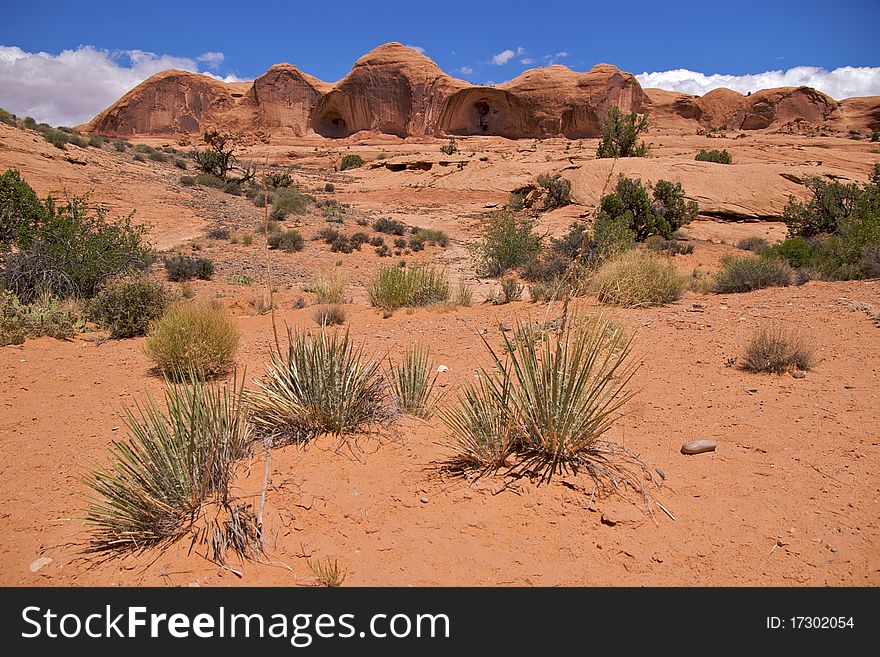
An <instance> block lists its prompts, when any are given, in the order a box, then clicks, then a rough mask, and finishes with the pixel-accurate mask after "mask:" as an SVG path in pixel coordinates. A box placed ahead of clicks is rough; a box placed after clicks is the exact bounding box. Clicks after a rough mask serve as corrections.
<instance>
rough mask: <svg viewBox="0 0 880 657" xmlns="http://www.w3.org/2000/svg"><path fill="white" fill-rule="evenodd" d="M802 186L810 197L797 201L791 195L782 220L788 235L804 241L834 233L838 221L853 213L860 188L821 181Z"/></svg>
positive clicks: (809, 182) (837, 226)
mask: <svg viewBox="0 0 880 657" xmlns="http://www.w3.org/2000/svg"><path fill="white" fill-rule="evenodd" d="M805 184H806V186H807V189H809V190H810V192H811V194H812V196H811V198H810V199H809V200H808V201H806V202H800V201H798V200H797V199H795V198H794V197H793V196H792V197H790V198H789V202H788V205H786V206H785V209H784V210H783V215H782V219H783V221H785V223H786V224H787V225H788V230H789V233H790V234H791V235H793V236H796V237H804V238H808V237H815V236H816V235H821V234H823V233H827V234H831V233H836V232H837V231H838V228H839V226H840V223H841V221H842V220H843V219H844V218H846V217H848V216H849V215H850V214H852V212H853V209H854V207H855V205H856V200H857V199H858V197H859V196H860V188H859V186H858V185H856V184H855V183H851V184H848V185H847V184H844V183H840V182H837V181H831V182H829V181H826V180H822V179H821V178H811V179H809V180H807V181H806V183H805Z"/></svg>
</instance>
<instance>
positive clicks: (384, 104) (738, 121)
mask: <svg viewBox="0 0 880 657" xmlns="http://www.w3.org/2000/svg"><path fill="white" fill-rule="evenodd" d="M612 105H616V106H618V107H620V108H621V109H622V110H624V111H625V112H629V111H636V112H639V113H642V112H649V113H650V114H651V115H652V123H653V124H654V125H675V126H678V127H680V128H684V129H692V130H696V129H698V128H699V127H705V128H713V129H714V128H725V127H726V128H727V129H731V130H760V129H765V128H774V129H783V128H786V127H787V128H791V127H795V128H798V127H806V126H814V127H818V126H827V125H829V124H832V125H836V126H837V127H838V128H842V127H844V126H845V127H847V128H852V127H855V128H857V129H859V128H865V127H868V128H873V127H876V126H878V125H880V99H878V98H866V99H852V100H851V101H843V102H842V103H838V102H837V101H835V100H834V99H832V98H830V97H828V96H826V95H825V94H823V93H821V92H819V91H816V90H815V89H811V88H809V87H797V88H795V87H785V88H780V89H766V90H762V91H758V92H756V93H754V94H751V95H749V96H744V95H742V94H739V93H737V92H735V91H731V90H729V89H716V90H714V91H711V92H709V93H707V94H706V95H705V96H702V97H697V96H689V95H686V94H677V93H673V92H668V91H662V90H656V89H651V90H647V91H645V90H643V89H642V88H641V86H640V85H639V83H638V81H637V80H636V78H635V77H634V76H633V75H632V74H630V73H626V72H624V71H620V70H619V69H617V68H615V67H614V66H610V65H608V64H598V65H596V66H594V67H593V68H592V69H591V70H590V71H587V72H577V71H572V70H571V69H569V68H567V67H565V66H559V65H555V66H548V67H545V68H536V69H531V70H528V71H525V72H524V73H522V74H521V75H519V76H518V77H516V78H515V79H513V80H511V81H510V82H507V83H505V84H502V85H498V86H494V87H485V86H475V85H471V84H469V83H468V82H465V81H463V80H458V79H456V78H453V77H451V76H449V75H447V74H446V73H444V72H443V71H442V70H441V69H440V68H439V67H438V66H437V65H436V64H435V63H434V62H433V61H432V60H431V59H430V58H428V57H426V56H424V55H422V54H420V53H418V52H416V51H415V50H412V49H411V48H407V47H406V46H403V45H401V44H399V43H388V44H385V45H382V46H379V47H378V48H375V49H374V50H372V51H370V52H369V53H367V54H366V55H364V56H363V57H361V58H360V59H359V60H358V61H357V62H356V63H355V65H354V67H353V68H352V70H351V72H350V73H349V74H348V75H346V76H345V77H344V78H343V79H342V80H340V81H339V82H337V83H335V84H332V83H327V82H322V81H321V80H318V79H317V78H314V77H312V76H310V75H307V74H305V73H303V72H302V71H300V70H299V69H298V68H297V67H295V66H293V65H291V64H276V65H275V66H273V67H272V68H270V69H269V70H268V71H266V73H264V74H263V75H261V76H260V77H258V78H257V79H256V80H254V81H253V82H239V83H231V84H227V83H223V82H220V81H217V80H214V79H212V78H210V77H208V76H205V75H200V74H196V73H187V72H183V71H174V70H171V71H164V72H162V73H158V74H156V75H154V76H152V77H151V78H149V79H148V80H145V81H144V82H143V83H141V84H140V85H138V86H137V87H135V88H134V89H132V90H131V91H129V92H128V93H127V94H125V96H123V97H122V98H121V99H120V100H119V101H117V102H116V103H114V104H113V105H112V106H111V107H109V108H108V109H106V110H104V111H103V112H101V113H100V114H99V115H98V116H96V117H95V118H94V119H93V120H92V121H91V122H90V123H89V124H88V125H87V126H84V129H85V130H87V131H90V132H95V133H100V134H106V135H136V134H168V133H170V134H187V133H189V134H197V133H200V132H202V131H204V130H206V129H208V128H215V129H223V130H229V131H235V132H239V133H248V132H260V133H263V134H268V135H292V136H295V137H303V136H308V135H315V134H317V135H321V136H324V137H328V138H344V137H349V136H351V135H354V134H357V133H360V132H369V133H378V134H387V135H395V136H397V137H401V138H406V137H424V136H434V137H441V136H444V135H497V136H502V137H508V138H511V139H517V138H543V137H555V136H565V137H569V138H587V137H595V136H597V135H598V133H599V121H600V119H601V117H602V115H603V114H604V113H605V112H606V111H607V110H608V108H609V107H611V106H612Z"/></svg>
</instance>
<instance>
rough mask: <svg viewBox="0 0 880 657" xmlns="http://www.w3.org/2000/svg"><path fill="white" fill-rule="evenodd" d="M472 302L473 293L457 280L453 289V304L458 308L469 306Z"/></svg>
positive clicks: (462, 281) (460, 280) (462, 280)
mask: <svg viewBox="0 0 880 657" xmlns="http://www.w3.org/2000/svg"><path fill="white" fill-rule="evenodd" d="M473 300H474V292H473V290H471V288H470V287H469V286H468V284H467V282H466V281H465V280H464V279H463V278H462V279H459V281H458V285H457V286H456V288H455V304H456V305H458V306H465V307H467V306H470V305H471V303H473Z"/></svg>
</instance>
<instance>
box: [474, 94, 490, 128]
mask: <svg viewBox="0 0 880 657" xmlns="http://www.w3.org/2000/svg"><path fill="white" fill-rule="evenodd" d="M474 109H475V110H476V111H477V116H478V117H479V118H478V121H479V126H480V130H481V131H483V132H488V131H489V122H488V121H487V120H486V117H487V116H488V115H489V111H490V109H491V108H490V107H489V103H487V102H486V101H484V100H481V101H478V102H476V103H474Z"/></svg>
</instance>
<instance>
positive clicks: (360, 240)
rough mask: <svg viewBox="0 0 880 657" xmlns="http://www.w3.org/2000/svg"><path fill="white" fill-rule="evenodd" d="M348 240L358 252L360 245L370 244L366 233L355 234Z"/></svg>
mask: <svg viewBox="0 0 880 657" xmlns="http://www.w3.org/2000/svg"><path fill="white" fill-rule="evenodd" d="M348 240H349V242H351V245H352V246H353V247H354V248H355V249H357V250H360V248H361V246H362V245H364V244H368V243H369V242H370V236H369V235H367V234H366V233H362V232H357V233H354V234H353V235H351V236H350V237H349V238H348Z"/></svg>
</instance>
